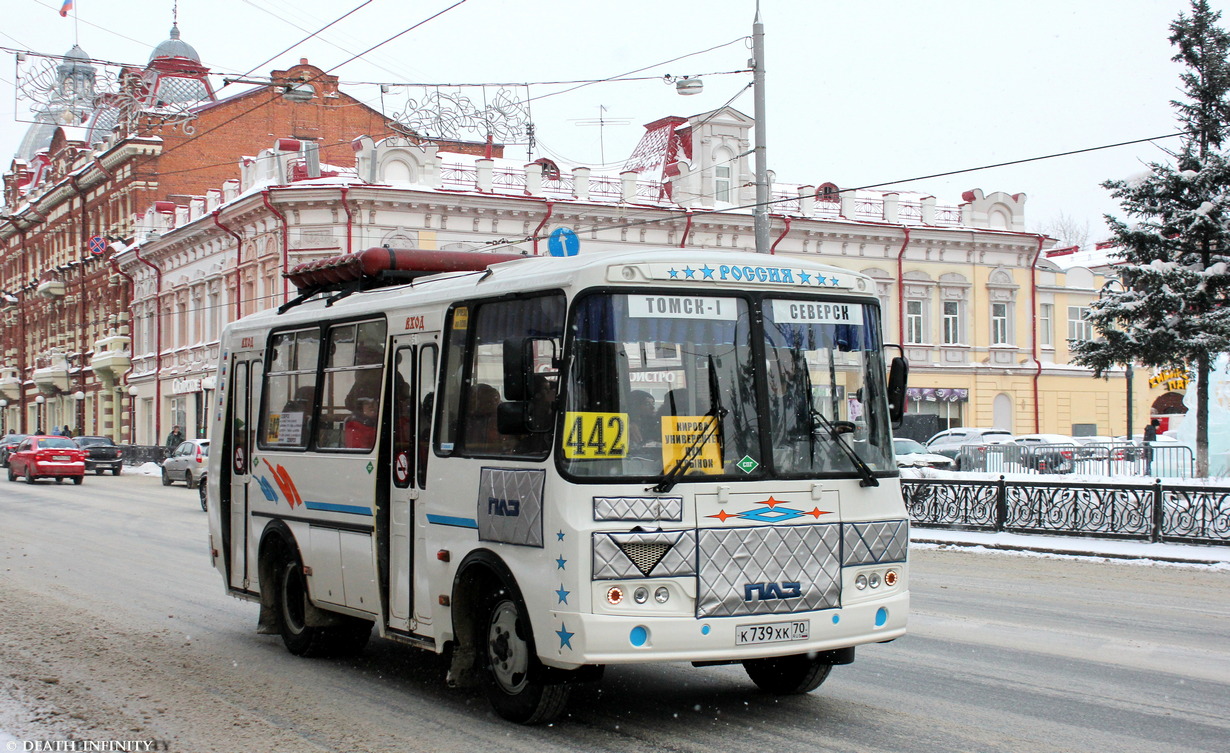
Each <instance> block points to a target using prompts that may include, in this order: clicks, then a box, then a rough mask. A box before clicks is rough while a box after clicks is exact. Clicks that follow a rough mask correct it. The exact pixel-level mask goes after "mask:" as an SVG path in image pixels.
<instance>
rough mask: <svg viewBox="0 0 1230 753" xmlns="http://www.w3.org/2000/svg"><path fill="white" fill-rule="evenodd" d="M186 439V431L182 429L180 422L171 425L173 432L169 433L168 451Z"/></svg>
mask: <svg viewBox="0 0 1230 753" xmlns="http://www.w3.org/2000/svg"><path fill="white" fill-rule="evenodd" d="M183 441H184V433H183V432H182V431H180V428H179V424H176V425H175V426H172V427H171V433H170V434H168V435H167V451H168V452H171V451H173V450H174V449H175V448H176V447H179V445H180V444H181V443H182V442H183Z"/></svg>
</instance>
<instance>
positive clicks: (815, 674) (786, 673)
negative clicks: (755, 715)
mask: <svg viewBox="0 0 1230 753" xmlns="http://www.w3.org/2000/svg"><path fill="white" fill-rule="evenodd" d="M743 669H744V671H746V672H747V676H748V677H750V678H751V679H752V682H754V683H756V687H758V688H760V689H761V690H763V691H764V692H766V693H772V694H773V695H799V694H802V693H810V692H811V691H813V690H815V689H816V688H818V687H820V684H821V683H823V682H824V681H825V680H826V679H828V676H829V672H830V671H832V669H833V665H832V664H828V663H824V662H822V661H821V660H820V657H818V656H808V655H807V654H795V655H793V656H771V657H768V658H765V659H747V660H745V661H744V662H743Z"/></svg>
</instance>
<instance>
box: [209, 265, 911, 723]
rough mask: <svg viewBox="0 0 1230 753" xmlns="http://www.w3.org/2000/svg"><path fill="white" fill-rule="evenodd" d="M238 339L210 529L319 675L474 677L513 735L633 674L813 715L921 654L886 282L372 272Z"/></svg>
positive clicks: (517, 271) (737, 268) (815, 277)
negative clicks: (886, 666)
mask: <svg viewBox="0 0 1230 753" xmlns="http://www.w3.org/2000/svg"><path fill="white" fill-rule="evenodd" d="M289 276H290V277H291V279H292V280H293V281H294V282H295V284H296V285H297V286H298V287H299V290H300V293H301V295H300V296H299V298H297V299H296V300H294V301H291V302H290V303H288V304H286V305H284V306H282V307H281V308H280V309H278V310H270V311H265V312H262V313H259V314H255V315H252V316H249V317H245V318H244V319H242V320H240V321H237V322H234V323H232V324H231V325H229V326H228V327H227V328H226V330H225V332H224V334H223V336H222V356H221V363H220V367H219V376H220V379H219V383H220V387H219V389H218V392H217V402H216V404H214V405H212V406H211V413H212V418H213V420H214V426H213V434H212V436H213V438H214V442H215V451H214V452H213V453H211V455H210V469H209V490H208V492H209V496H210V504H209V511H208V512H209V526H210V549H211V554H212V559H213V564H214V566H215V567H216V568H217V569H218V570H219V572H220V573H221V574H222V576H223V578H224V580H225V582H226V588H227V590H228V591H229V593H231V594H233V595H235V596H237V597H240V598H244V599H250V600H253V601H258V602H259V603H260V606H261V608H260V617H259V624H258V631H259V632H261V633H269V634H279V633H280V634H281V636H282V639H283V640H284V642H285V644H286V647H287V648H288V649H289V650H290V651H291V652H292V653H294V654H298V655H305V656H306V655H315V654H322V653H327V652H339V651H354V650H358V649H361V648H362V647H363V646H364V644H365V643H366V642H367V640H368V637H369V635H370V634H371V628H372V626H373V624H374V625H375V626H377V629H378V632H379V634H380V635H381V636H383V637H384V638H387V639H391V640H395V641H402V642H405V643H410V644H413V645H416V646H419V647H421V648H424V649H427V650H431V651H435V652H438V653H446V652H447V653H448V654H449V656H450V670H449V677H448V680H449V682H450V683H451V684H454V685H457V686H463V687H464V686H477V685H481V686H482V687H483V688H484V690H485V693H486V695H487V697H488V699H489V700H490V702H491V703H492V705H493V707H494V708H495V710H496V711H497V712H498V713H499V714H500V715H501V716H503V717H505V718H507V719H510V720H513V721H517V722H522V723H536V722H542V721H546V720H549V719H551V718H553V717H555V716H557V715H558V714H559V713H560V712H561V711H562V710H563V708H564V704H565V702H566V699H567V696H568V692H569V689H570V688H571V687H572V685H573V684H574V683H576V682H579V681H594V680H597V679H598V678H599V677H600V676H601V672H602V669H603V667H605V666H606V665H608V664H622V663H630V662H650V661H688V662H692V663H694V664H695V665H697V666H705V665H715V664H731V663H742V665H743V666H744V667H745V669H746V671H747V674H748V675H749V676H750V678H751V681H752V682H754V683H755V684H756V685H757V686H759V687H760V688H761V689H763V690H765V691H768V692H771V693H779V694H789V693H804V692H808V691H810V690H813V689H814V688H816V687H817V686H819V685H820V683H821V682H823V681H824V679H825V678H826V677H827V676H828V674H829V671H830V669H831V667H832V666H833V665H836V664H847V663H849V662H851V661H853V659H854V647H855V646H857V645H860V644H867V643H877V642H886V641H890V640H892V639H894V638H897V637H899V636H901V635H903V634H904V633H905V626H906V612H907V608H908V603H909V594H908V590H907V574H908V568H907V562H906V553H907V542H908V524H907V519H906V512H905V507H904V504H903V501H902V497H901V491H900V486H899V478H898V472H897V467H896V464H895V462H894V456H893V445H892V436H891V430H890V423H891V422H892V421H893V420H895V419H899V418H900V416H899V413H900V410H901V406H903V404H904V395H905V372H906V366H905V362H904V360H903V359H901V358H894V359H892V362H891V364H890V363H888V362H886V358H885V356H884V353H883V343H882V342H881V333H882V324H881V318H880V309H879V303H878V300H877V298H876V297H875V286H874V283H873V282H872V280H871V279H869V278H867V277H864V276H862V275H859V274H855V273H851V272H848V271H846V270H842V269H838V268H836V267H830V266H826V265H821V264H817V263H813V262H810V261H806V260H800V259H797V258H792V259H789V260H783V259H778V258H777V257H773V256H763V255H756V254H745V253H734V252H722V251H712V250H704V251H693V250H681V249H674V248H663V249H655V250H652V251H643V250H638V251H635V252H626V253H625V252H608V253H596V254H592V255H579V256H573V257H568V258H555V257H518V256H511V255H495V254H482V253H461V252H454V253H442V252H431V251H405V250H389V249H386V248H375V249H369V250H367V251H364V252H361V253H358V254H353V255H345V256H342V257H335V258H333V259H328V260H323V261H318V262H314V263H309V264H305V265H300V267H297V268H296V269H295V270H292V272H291V274H290V275H289Z"/></svg>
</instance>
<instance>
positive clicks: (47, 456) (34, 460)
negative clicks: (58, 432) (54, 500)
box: [9, 435, 86, 484]
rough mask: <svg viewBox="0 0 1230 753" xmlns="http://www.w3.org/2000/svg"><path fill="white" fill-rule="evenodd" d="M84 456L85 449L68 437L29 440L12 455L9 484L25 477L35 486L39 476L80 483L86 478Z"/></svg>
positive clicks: (24, 441)
mask: <svg viewBox="0 0 1230 753" xmlns="http://www.w3.org/2000/svg"><path fill="white" fill-rule="evenodd" d="M85 456H86V452H85V450H83V449H81V448H80V447H78V446H77V445H76V444H74V443H73V440H71V439H69V438H68V437H44V436H38V435H36V436H33V437H26V438H25V439H23V440H21V444H19V445H17V449H16V450H14V451H13V454H12V455H10V456H9V481H16V480H17V477H18V476H25V477H26V483H27V484H33V483H34V480H35V479H37V478H38V477H39V476H50V477H54V478H55V480H56V483H57V484H59V483H63V482H64V479H65V478H71V479H72V480H73V483H74V484H80V483H81V482H82V481H83V480H84V479H85Z"/></svg>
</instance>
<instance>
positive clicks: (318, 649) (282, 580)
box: [164, 471, 325, 656]
mask: <svg viewBox="0 0 1230 753" xmlns="http://www.w3.org/2000/svg"><path fill="white" fill-rule="evenodd" d="M164 472H165V471H164ZM277 589H278V618H279V619H278V622H279V623H281V624H280V627H281V633H282V642H283V643H285V644H286V650H287V651H290V652H291V653H292V654H294V655H295V656H319V655H321V654H322V653H324V649H325V645H324V644H325V640H324V628H318V627H309V626H308V624H307V609H308V593H307V583H305V582H304V580H303V565H302V564H300V562H299V558H298V557H296V556H294V555H290V556H288V557H287V558H286V560H285V561H284V562H283V563H282V567H281V568H280V570H279V573H278V581H277Z"/></svg>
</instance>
